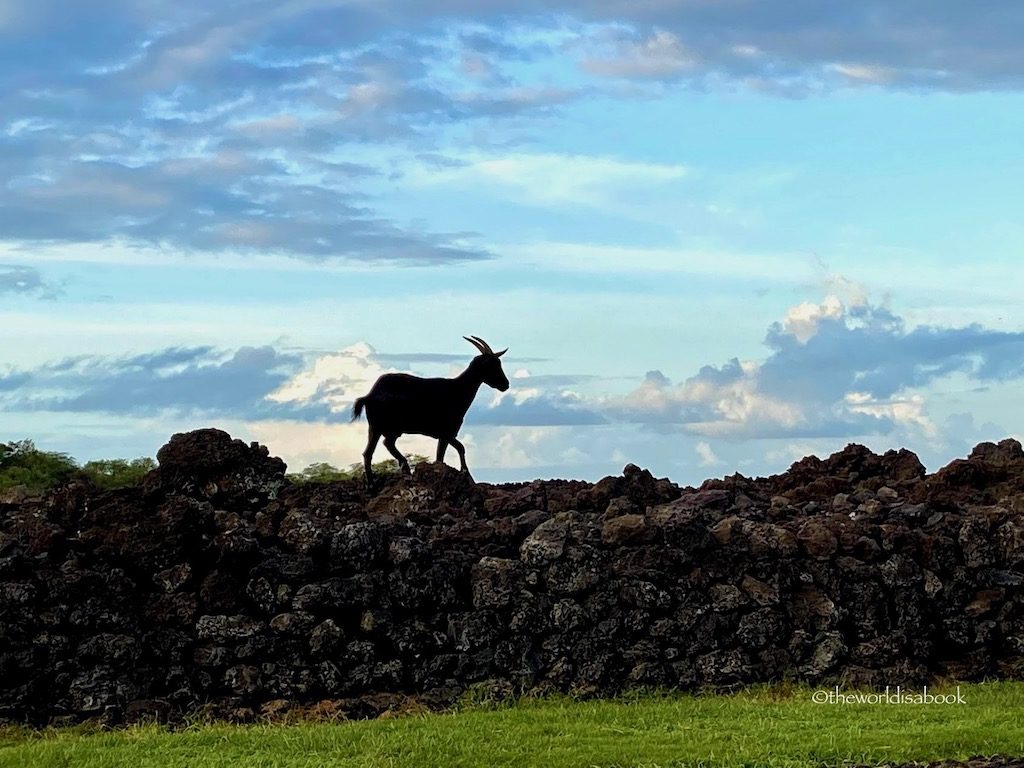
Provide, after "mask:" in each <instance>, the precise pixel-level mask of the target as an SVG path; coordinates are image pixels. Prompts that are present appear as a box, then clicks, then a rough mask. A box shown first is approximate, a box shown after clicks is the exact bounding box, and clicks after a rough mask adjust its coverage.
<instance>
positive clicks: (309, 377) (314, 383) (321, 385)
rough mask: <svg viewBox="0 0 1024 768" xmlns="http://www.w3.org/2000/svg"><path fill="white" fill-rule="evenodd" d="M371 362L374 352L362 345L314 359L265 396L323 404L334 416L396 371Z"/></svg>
mask: <svg viewBox="0 0 1024 768" xmlns="http://www.w3.org/2000/svg"><path fill="white" fill-rule="evenodd" d="M396 370H397V369H395V368H385V367H383V366H382V365H381V364H380V363H379V362H377V361H376V360H375V359H374V349H373V347H371V346H370V345H369V344H367V343H365V342H359V343H358V344H353V345H352V346H349V347H346V348H345V349H343V350H342V351H341V352H338V353H335V354H329V355H321V356H320V357H317V358H316V359H315V360H314V361H313V364H312V366H311V367H307V368H306V370H304V371H301V372H299V373H297V374H295V375H294V376H293V377H292V378H291V379H289V380H288V381H286V382H285V383H284V384H282V385H281V386H280V387H279V388H278V389H276V390H275V391H273V392H271V393H270V394H268V395H267V399H268V400H273V401H274V402H278V403H302V404H308V403H313V402H320V403H326V404H327V406H328V407H329V408H330V409H331V411H333V412H334V413H339V412H341V411H344V410H347V409H348V408H349V407H351V405H352V403H353V402H354V401H355V399H356V398H357V397H361V396H362V395H365V394H366V393H367V391H369V389H370V387H371V386H372V385H373V383H374V382H375V381H376V380H377V378H378V377H380V376H381V375H382V374H385V373H390V372H393V371H396Z"/></svg>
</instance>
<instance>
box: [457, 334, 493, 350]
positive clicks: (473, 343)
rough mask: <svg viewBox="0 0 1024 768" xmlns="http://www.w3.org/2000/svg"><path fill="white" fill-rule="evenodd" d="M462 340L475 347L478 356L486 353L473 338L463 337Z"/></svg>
mask: <svg viewBox="0 0 1024 768" xmlns="http://www.w3.org/2000/svg"><path fill="white" fill-rule="evenodd" d="M462 338H464V339H465V340H466V341H468V342H469V343H470V344H472V345H473V346H474V347H476V348H477V350H478V351H479V352H480V354H485V353H486V352H487V350H486V349H484V348H483V347H482V346H481V345H480V342H479V341H477V340H476V337H475V336H463V337H462Z"/></svg>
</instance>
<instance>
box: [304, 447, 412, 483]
mask: <svg viewBox="0 0 1024 768" xmlns="http://www.w3.org/2000/svg"><path fill="white" fill-rule="evenodd" d="M425 461H427V457H426V456H420V455H419V454H413V455H411V456H410V457H409V463H410V464H411V465H414V466H415V465H416V464H422V463H423V462H425ZM373 471H374V473H375V474H381V475H395V474H398V462H397V461H395V460H394V459H387V460H386V461H378V462H375V463H374V464H373ZM362 476H363V464H362V462H357V463H355V464H349V465H348V467H346V468H345V469H338V467H335V466H334V465H332V464H327V463H325V462H316V463H314V464H310V465H309V466H308V467H306V468H305V469H304V470H302V471H301V472H293V473H290V474H289V475H288V479H289V480H291V481H292V482H293V483H298V484H300V485H301V484H303V483H330V482H334V481H335V480H351V479H352V478H353V477H359V478H361V477H362Z"/></svg>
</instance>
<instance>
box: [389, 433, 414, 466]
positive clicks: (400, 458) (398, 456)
mask: <svg viewBox="0 0 1024 768" xmlns="http://www.w3.org/2000/svg"><path fill="white" fill-rule="evenodd" d="M384 447H385V448H387V449H388V453H390V454H391V455H392V456H394V457H395V459H397V460H398V466H399V468H400V469H401V470H402V474H403V475H411V474H412V470H411V469H410V468H409V460H408V459H406V458H405V456H403V455H402V454H401V453H399V451H398V446H396V445H395V438H393V437H385V438H384Z"/></svg>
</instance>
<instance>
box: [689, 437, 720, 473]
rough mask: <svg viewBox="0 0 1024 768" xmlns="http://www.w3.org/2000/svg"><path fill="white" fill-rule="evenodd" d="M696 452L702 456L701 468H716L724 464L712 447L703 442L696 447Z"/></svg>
mask: <svg viewBox="0 0 1024 768" xmlns="http://www.w3.org/2000/svg"><path fill="white" fill-rule="evenodd" d="M694 450H696V451H697V455H698V456H700V466H702V467H714V466H717V465H719V464H721V463H722V460H721V459H719V458H718V456H717V455H716V454H715V452H714V450H712V448H711V445H710V444H708V443H706V442H705V441H703V440H701V441H700V442H698V443H697V444H696V445H695V446H694Z"/></svg>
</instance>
